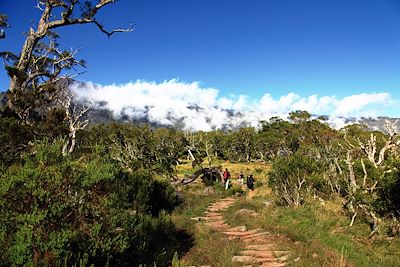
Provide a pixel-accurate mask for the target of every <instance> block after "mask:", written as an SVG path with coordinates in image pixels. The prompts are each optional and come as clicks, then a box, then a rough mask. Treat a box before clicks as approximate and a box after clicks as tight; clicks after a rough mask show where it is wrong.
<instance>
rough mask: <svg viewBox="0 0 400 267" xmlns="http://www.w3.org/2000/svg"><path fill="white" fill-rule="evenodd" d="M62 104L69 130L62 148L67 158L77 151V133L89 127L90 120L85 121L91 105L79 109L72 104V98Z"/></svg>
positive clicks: (67, 98) (76, 105) (69, 97)
mask: <svg viewBox="0 0 400 267" xmlns="http://www.w3.org/2000/svg"><path fill="white" fill-rule="evenodd" d="M61 104H62V105H63V106H64V108H65V121H66V124H67V125H68V130H69V133H68V138H67V140H66V141H65V144H64V146H63V148H62V154H63V155H64V156H65V155H68V154H70V153H72V152H73V151H74V149H75V146H76V132H77V131H78V130H82V129H84V128H85V127H86V126H87V125H88V123H89V119H84V116H85V115H86V114H87V113H88V111H89V110H90V108H91V104H89V105H88V106H82V107H81V108H78V104H76V103H73V102H72V97H71V96H68V97H66V99H65V100H64V101H63V102H62V103H61Z"/></svg>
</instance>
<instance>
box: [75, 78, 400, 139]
mask: <svg viewBox="0 0 400 267" xmlns="http://www.w3.org/2000/svg"><path fill="white" fill-rule="evenodd" d="M71 89H72V90H73V91H74V92H75V93H76V95H77V96H78V97H80V98H83V99H88V100H89V101H91V102H103V103H106V104H105V105H103V106H102V108H105V109H109V110H111V111H112V112H113V114H114V116H115V117H117V118H119V117H120V116H121V115H122V114H124V115H127V116H130V117H131V118H133V119H142V118H146V119H147V120H149V121H150V122H152V123H158V124H162V125H174V124H176V123H177V122H178V121H179V122H182V123H183V124H184V127H185V128H186V129H189V130H195V131H197V130H204V131H209V130H213V129H223V128H226V127H228V128H229V127H239V126H241V125H243V124H247V125H251V126H258V123H259V121H260V120H266V119H269V118H270V117H272V116H280V117H282V118H286V117H287V114H288V113H289V112H290V111H293V110H307V111H308V112H310V113H311V114H315V115H322V114H323V115H332V116H333V117H332V124H333V125H336V127H341V126H343V120H340V119H339V118H338V117H339V116H355V117H357V116H372V115H376V114H379V111H380V110H382V107H386V106H393V105H394V104H396V103H395V102H394V101H392V100H391V96H390V95H389V94H388V93H374V94H367V93H363V94H357V95H349V96H346V97H343V98H338V97H336V96H318V95H311V96H308V97H302V96H300V95H297V94H295V93H289V94H287V95H282V96H280V97H279V98H274V97H273V96H272V95H271V94H269V93H265V94H264V95H263V96H262V97H261V99H251V98H250V97H249V96H246V95H232V94H231V95H228V96H219V90H218V89H215V88H208V87H202V86H201V85H200V84H199V83H198V82H192V83H188V82H182V81H179V80H177V79H172V80H169V81H164V82H161V83H156V82H147V81H141V80H138V81H136V82H130V83H126V84H111V85H96V84H93V83H85V84H74V85H73V86H72V87H71ZM397 105H398V103H397ZM232 112H236V115H235V116H232ZM238 113H240V116H239V115H238Z"/></svg>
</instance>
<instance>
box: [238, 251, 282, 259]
mask: <svg viewBox="0 0 400 267" xmlns="http://www.w3.org/2000/svg"><path fill="white" fill-rule="evenodd" d="M240 254H242V255H244V256H253V257H256V258H268V259H275V257H274V254H273V253H272V251H270V250H242V251H241V252H240Z"/></svg>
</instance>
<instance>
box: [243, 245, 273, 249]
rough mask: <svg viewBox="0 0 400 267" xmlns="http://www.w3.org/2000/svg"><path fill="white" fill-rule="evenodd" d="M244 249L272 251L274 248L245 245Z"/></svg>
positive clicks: (270, 246)
mask: <svg viewBox="0 0 400 267" xmlns="http://www.w3.org/2000/svg"><path fill="white" fill-rule="evenodd" d="M244 248H245V249H248V250H272V249H273V248H274V246H273V245H272V244H263V245H255V244H249V245H246V246H245V247H244Z"/></svg>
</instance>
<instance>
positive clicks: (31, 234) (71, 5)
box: [0, 0, 400, 266]
mask: <svg viewBox="0 0 400 267" xmlns="http://www.w3.org/2000/svg"><path fill="white" fill-rule="evenodd" d="M113 2H114V1H107V0H106V1H99V2H98V3H97V4H96V5H93V4H91V1H77V0H71V1H50V0H49V1H39V4H38V8H39V9H40V10H41V12H42V17H41V19H40V21H39V24H38V27H37V29H35V30H34V29H32V28H31V31H30V32H29V33H28V34H27V36H26V41H25V44H24V47H23V48H22V50H21V51H20V52H18V53H12V52H10V51H3V52H1V56H2V57H3V59H4V60H5V62H7V66H6V69H7V71H8V75H9V77H10V87H9V88H8V91H7V92H6V97H5V98H4V100H3V101H4V102H6V103H5V104H4V105H2V107H1V111H0V129H1V132H0V248H1V249H0V251H1V252H0V266H60V265H63V266H92V265H93V266H104V265H108V266H115V265H120V266H140V265H142V266H153V265H154V266H156V265H157V266H170V265H173V266H186V265H185V264H187V263H188V262H189V263H193V264H197V263H196V260H194V259H193V258H192V259H191V260H187V259H186V262H185V255H186V254H187V253H188V254H189V255H190V254H191V255H192V256H193V255H195V254H196V253H198V252H196V248H198V247H199V246H201V242H200V243H199V241H198V240H196V238H197V239H198V236H197V234H198V233H197V232H196V231H198V230H196V229H197V228H195V226H194V222H193V221H191V220H190V217H193V216H194V215H199V212H200V213H202V212H203V211H204V209H205V206H206V205H208V204H209V203H211V201H214V200H216V199H220V198H222V197H226V196H228V195H236V196H238V198H240V196H241V195H242V194H244V193H245V192H244V191H246V190H244V191H243V190H242V188H241V187H240V186H239V185H237V184H236V183H233V185H232V187H231V188H230V189H229V190H223V187H222V186H221V185H220V183H219V182H215V184H211V185H209V184H206V185H205V184H202V183H201V182H200V180H199V181H196V182H194V183H193V184H194V186H193V184H191V185H182V184H181V182H180V181H181V180H182V179H183V178H185V177H188V176H189V175H190V174H192V173H194V172H196V171H197V170H199V169H203V168H206V167H217V168H219V169H221V170H222V169H223V168H225V167H226V166H229V167H231V166H246V168H247V169H245V170H250V169H251V172H252V173H254V174H255V176H256V188H257V189H258V190H261V189H265V190H270V193H268V194H267V195H259V196H258V197H256V198H255V200H254V202H246V203H247V204H246V203H245V202H243V203H242V204H243V205H248V206H252V207H253V208H255V209H257V210H258V211H259V212H260V213H261V212H262V210H264V209H265V208H266V207H264V206H262V207H261V206H260V205H261V204H260V203H262V202H265V201H267V200H268V201H270V202H271V203H270V205H272V206H271V207H272V208H273V209H274V210H273V211H274V212H275V213H274V214H278V213H279V212H281V213H279V214H280V215H279V216H278V215H277V217H276V218H277V219H276V220H275V222H271V221H270V220H271V218H273V217H271V216H272V215H271V214H272V213H271V214H269V217H268V216H266V217H262V218H260V219H259V220H260V221H262V222H260V221H252V223H254V224H259V225H261V226H263V227H266V228H268V227H270V228H269V230H270V231H277V232H279V231H281V232H279V233H280V234H282V235H288V236H290V238H291V240H290V243H291V244H294V243H295V242H300V241H301V240H303V239H307V238H304V237H301V231H306V230H304V229H303V228H301V227H305V226H304V225H303V226H301V227H300V226H299V228H297V229H292V231H295V232H290V231H289V228H290V227H287V228H284V227H283V226H279V225H275V226H273V225H274V224H278V222H279V220H278V218H283V217H282V216H284V214H291V215H290V216H294V215H296V214H297V215H296V216H298V218H297V219H296V220H297V221H304V223H305V224H308V226H309V227H311V228H312V227H314V226H315V225H314V224H313V223H312V222H309V221H307V218H309V217H307V216H309V215H307V212H308V213H310V212H311V211H310V209H311V210H312V209H313V207H316V206H318V208H315V209H316V210H319V211H320V213H321V214H325V213H324V212H325V208H326V207H328V206H329V205H335V213H334V215H331V217H332V218H333V217H335V216H339V217H340V218H345V219H344V220H343V221H341V222H340V223H342V224H341V225H340V229H341V231H342V232H341V235H342V236H348V235H350V234H349V233H350V232H351V231H352V230H351V229H354V228H356V229H357V231H356V232H355V233H354V232H351V233H352V234H351V235H352V236H353V238H351V239H352V241H351V242H358V241H359V240H361V241H360V243H357V245H354V244H353V243H351V244H352V245H348V246H347V249H350V248H349V247H353V246H354V247H357V249H359V250H360V251H362V249H361V248H359V247H363V246H364V247H367V246H369V249H370V250H372V251H374V250H375V249H376V248H377V247H374V245H375V244H374V242H376V245H377V246H378V247H379V246H380V244H384V246H388V247H390V248H392V246H394V247H396V244H398V243H397V242H398V238H399V234H400V224H399V219H400V196H399V194H398V192H399V190H400V169H399V165H400V150H399V144H400V138H399V136H398V132H397V129H398V128H397V125H396V123H397V122H393V121H387V122H386V125H385V127H386V131H385V132H380V131H372V130H370V129H368V128H367V127H366V126H364V125H358V124H353V125H348V126H346V127H344V128H342V129H340V130H336V129H333V128H331V127H330V126H329V125H328V123H327V122H326V121H325V120H324V118H318V119H313V118H312V116H311V114H309V113H308V112H307V111H301V110H296V111H293V112H291V113H290V114H289V116H288V117H287V118H278V117H272V118H269V119H268V120H265V121H260V124H259V127H258V128H253V127H243V128H241V129H238V130H235V131H221V130H217V131H210V132H189V131H183V130H177V129H173V128H157V127H151V126H149V125H146V124H139V123H138V124H132V123H122V122H118V123H117V122H114V123H112V122H110V123H104V124H92V123H90V121H89V119H88V114H90V106H85V105H83V104H81V103H79V102H78V101H76V100H75V99H74V98H73V95H71V92H69V91H68V87H65V86H62V84H63V82H64V81H65V80H71V79H73V78H75V76H71V75H70V72H67V70H73V69H74V68H75V67H79V66H84V65H85V62H84V61H83V60H78V59H76V58H75V55H76V51H71V50H66V51H62V50H61V49H59V45H58V38H59V36H58V35H57V33H55V32H54V31H53V29H56V28H59V27H64V26H68V25H71V24H84V23H91V24H94V25H95V26H96V27H97V28H98V29H99V30H100V31H101V32H103V33H105V34H106V35H107V36H108V37H110V36H111V35H113V34H114V33H116V32H129V31H131V29H130V28H126V29H122V28H121V29H116V30H113V31H107V30H105V28H104V26H103V24H101V23H100V22H99V21H97V20H96V18H95V16H96V13H97V11H98V10H100V9H101V8H103V7H105V6H107V5H108V4H112V3H113ZM76 6H80V7H81V13H80V14H79V15H78V14H77V11H76V10H75V8H76ZM60 9H61V13H60V14H61V16H60V17H59V18H58V19H54V17H51V16H50V14H51V12H55V11H59V10H60ZM7 25H8V23H7V16H5V15H2V16H0V27H2V28H4V29H5V30H7ZM3 37H5V38H7V37H6V36H5V35H4V36H3ZM0 42H1V40H0ZM67 84H68V82H67ZM235 164H239V165H235ZM240 164H242V165H240ZM249 166H250V167H249ZM257 166H262V167H260V169H258V167H257ZM265 170H267V171H265ZM237 171H239V169H237ZM248 172H250V171H248ZM234 175H236V174H234ZM246 175H247V174H246ZM199 188H200V189H199ZM204 188H212V189H209V191H210V192H213V193H210V194H211V196H209V195H204V194H203V193H201V194H200V193H198V192H199V190H200V191H202V190H203V189H204ZM202 192H203V191H202ZM257 192H259V191H257ZM243 201H244V200H243ZM268 203H269V202H268ZM330 203H331V204H330ZM332 203H333V204H332ZM335 203H336V204H335ZM271 207H269V208H271ZM324 207H325V208H324ZM302 212H304V213H302ZM180 216H181V217H182V216H186V217H185V219H182V218H181V217H180ZM227 216H228V217H229V214H228V215H227ZM177 218H178V219H179V218H181V220H178V219H177ZM268 218H269V219H268ZM230 220H233V221H234V219H232V218H230ZM326 221H327V222H330V221H329V220H326ZM250 225H251V223H250ZM268 225H269V226H268ZM332 225H336V224H335V223H333V224H332ZM326 227H328V226H326ZM279 229H280V230H279ZM282 229H286V230H282ZM302 229H303V230H302ZM343 229H345V230H343ZM285 231H286V232H285ZM307 231H308V230H307ZM196 233H197V234H196ZM304 233H306V232H304ZM307 233H308V232H307ZM210 235H211V234H210ZM304 236H307V235H306V234H304ZM314 238H315V239H318V235H317V234H315V236H314ZM296 239H298V240H297V241H296ZM321 239H323V238H321ZM190 240H191V241H190ZM299 240H300V241H299ZM346 240H347V239H346ZM354 240H355V241H354ZM357 240H358V241H357ZM388 240H389V241H388ZM189 241H190V242H189ZM303 241H304V240H303ZM342 241H343V240H342ZM342 241H340V240H335V242H337V243H338V244H339V245H338V246H341V248H342V251H340V248H338V247H335V244H333V245H332V244H330V245H329V246H328V245H327V246H328V247H329V248H330V249H331V250H332V251H335V252H334V253H333V255H334V256H332V257H333V258H334V259H333V260H332V261H331V262H329V264H330V265H329V266H353V265H352V264H354V263H352V261H353V260H354V262H357V260H356V259H353V258H357V257H359V258H362V257H363V256H362V255H363V254H362V253H359V255H355V254H356V252H354V253H353V254H354V255H353V254H351V255H347V254H346V253H344V252H343V247H345V246H344V245H342V243H340V242H342ZM209 242H211V241H209ZM304 242H305V244H306V245H305V247H308V248H310V247H311V248H313V244H308V243H307V242H308V241H304ZM343 242H344V241H343ZM346 242H347V241H346ZM348 242H350V241H348ZM385 242H394V243H390V244H392V245H389V244H388V243H385ZM307 244H308V245H307ZM346 244H347V243H346ZM206 245H210V243H206ZM380 249H382V248H381V247H380ZM199 251H200V250H199ZM397 252H398V251H394V252H393V254H395V253H397ZM202 253H203V254H204V253H206V254H207V253H210V254H211V252H204V251H203V252H202ZM296 253H297V254H299V253H300V252H298V251H297V252H296V251H295V252H293V253H292V254H291V255H292V256H291V257H292V258H293V260H292V261H291V264H294V265H296V264H298V261H297V260H296V259H300V257H297V256H296V255H297V254H296ZM303 253H304V254H307V253H308V252H304V251H303ZM321 253H322V252H321ZM387 253H388V254H387V255H386V254H385V252H384V251H380V252H376V254H374V255H375V256H376V255H379V256H377V257H375V256H371V259H370V258H368V259H367V260H368V262H367V263H366V264H367V265H369V264H370V265H369V266H395V265H396V264H397V263H398V262H396V260H395V259H394V257H395V256H393V254H390V253H389V252H387ZM203 254H202V255H203ZM313 255H314V254H312V258H316V257H314V256H313ZM322 255H325V254H322ZM203 256H204V255H203ZM325 256H326V255H325ZM210 257H211V256H210ZM216 257H217V256H216ZM301 257H307V256H304V255H301ZM179 258H182V260H181V261H180V260H179ZM322 258H324V257H322ZM328 258H329V257H328V256H326V258H325V259H322V260H321V261H320V262H319V263H316V264H317V265H318V264H325V263H327V260H328ZM202 260H205V261H206V262H205V263H208V264H211V263H210V261H211V262H214V261H215V258H212V257H211V258H209V259H208V262H207V259H202ZM202 260H199V261H202ZM314 260H316V259H314ZM359 260H360V259H359ZM363 260H365V259H363ZM339 261H340V262H341V263H343V264H342V265H335V264H336V263H337V262H339ZM305 262H306V263H304V265H303V266H307V260H306V261H305ZM214 263H215V262H214ZM363 263H365V262H363ZM363 263H361V265H362V264H363ZM226 264H227V263H226V262H225V263H215V264H212V265H216V266H227V265H226ZM230 264H231V263H229V264H228V265H230ZM361 265H360V266H361ZM367 265H366V266H367ZM233 266H236V265H233ZM300 266H301V265H300ZM326 266H328V265H326Z"/></svg>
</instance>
